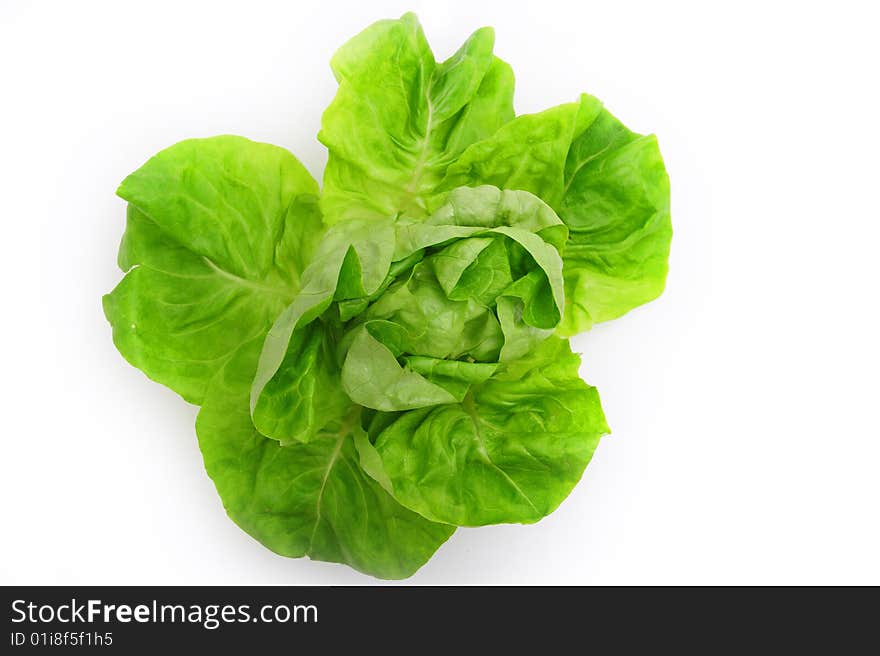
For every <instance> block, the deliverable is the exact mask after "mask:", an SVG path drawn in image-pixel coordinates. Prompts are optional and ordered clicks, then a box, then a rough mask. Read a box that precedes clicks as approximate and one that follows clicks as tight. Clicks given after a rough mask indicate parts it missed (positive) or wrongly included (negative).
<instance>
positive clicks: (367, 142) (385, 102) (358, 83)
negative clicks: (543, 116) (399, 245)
mask: <svg viewBox="0 0 880 656" xmlns="http://www.w3.org/2000/svg"><path fill="white" fill-rule="evenodd" d="M494 39H495V37H494V32H493V31H492V29H491V28H483V29H480V30H477V31H476V32H475V33H474V34H473V35H472V36H471V37H470V38H469V39H468V40H467V41H466V42H465V43H464V45H463V46H462V47H461V48H460V49H459V50H458V52H456V53H455V54H454V55H453V56H452V57H450V58H449V59H448V60H446V61H445V62H443V63H440V64H438V63H436V62H435V60H434V55H433V54H432V53H431V49H430V47H429V46H428V42H427V41H426V40H425V35H424V33H423V32H422V28H421V26H420V25H419V22H418V19H416V17H415V15H413V14H406V15H404V16H403V17H401V18H400V19H398V20H383V21H379V22H378V23H375V24H373V25H371V26H370V27H368V28H367V29H366V30H364V31H363V32H361V33H360V34H358V35H357V36H355V37H354V38H352V39H351V40H350V41H349V42H348V43H346V44H345V45H343V46H342V47H341V48H340V49H339V50H338V51H337V53H336V54H335V55H334V56H333V59H332V61H331V64H330V65H331V67H332V69H333V73H334V74H335V76H336V79H337V80H338V82H339V89H338V91H337V93H336V97H335V98H334V99H333V102H332V103H331V104H330V106H329V107H327V110H326V111H325V112H324V116H323V119H322V127H321V132H320V134H319V135H318V138H319V140H320V141H321V142H322V143H323V144H324V145H326V146H327V148H328V150H329V159H328V162H327V167H326V169H325V172H324V191H323V195H322V198H321V207H322V210H323V212H324V216H325V220H326V221H327V222H328V223H336V222H338V221H341V220H344V219H349V218H365V217H380V218H387V217H394V216H396V215H397V214H399V213H402V212H405V213H407V214H408V215H410V216H415V217H424V216H426V215H427V212H426V210H425V208H426V199H427V198H428V197H429V196H430V195H432V194H433V193H434V189H435V188H436V186H437V185H438V184H439V182H440V180H441V179H442V178H443V176H444V174H445V171H446V167H447V166H449V164H450V163H451V162H453V161H454V160H455V158H456V157H457V156H458V155H459V154H460V153H461V152H462V151H463V150H464V149H465V148H466V147H467V146H469V145H470V144H472V143H474V142H476V141H478V140H480V139H483V138H485V137H488V136H489V135H491V134H492V133H493V132H495V130H497V129H498V127H499V126H501V125H503V124H504V123H505V122H507V121H509V120H511V119H512V118H513V73H512V71H511V70H510V67H509V66H508V65H507V64H505V63H504V62H502V61H501V60H499V59H498V58H496V57H494V56H493V55H492V46H493V43H494Z"/></svg>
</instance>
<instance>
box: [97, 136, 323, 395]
mask: <svg viewBox="0 0 880 656" xmlns="http://www.w3.org/2000/svg"><path fill="white" fill-rule="evenodd" d="M117 193H118V194H119V195H120V196H121V197H122V198H124V199H125V200H127V201H128V203H129V205H128V220H127V226H126V230H125V235H124V236H123V239H122V245H121V246H120V249H119V266H120V268H121V269H122V270H123V271H126V272H127V273H126V275H125V277H124V278H123V280H122V281H121V282H120V283H119V285H118V286H117V287H116V288H115V289H114V290H113V291H112V292H111V293H109V294H107V295H106V296H104V299H103V302H104V312H105V314H106V316H107V319H108V320H109V321H110V324H111V325H112V327H113V341H114V343H115V344H116V347H117V348H118V349H119V351H120V352H121V353H122V355H123V356H124V357H125V358H126V359H127V360H128V361H129V362H130V363H131V364H133V365H134V366H136V367H138V368H139V369H141V370H142V371H144V373H146V374H147V375H148V376H149V377H150V378H152V379H154V380H156V381H158V382H160V383H162V384H164V385H167V386H168V387H170V388H171V389H173V390H174V391H176V392H177V393H178V394H180V395H181V396H183V397H184V398H185V399H186V400H187V401H189V402H191V403H196V404H198V403H200V402H201V400H202V397H203V396H204V393H205V388H206V387H207V384H208V382H209V381H210V380H211V378H212V377H213V376H214V374H215V373H216V372H217V371H218V370H219V369H220V368H221V367H222V366H223V365H224V363H225V362H226V360H228V358H229V357H230V356H231V354H232V353H234V352H235V351H236V349H237V348H238V347H239V345H240V344H242V343H244V342H246V341H248V340H250V339H253V338H256V337H261V336H262V335H264V334H265V332H266V330H268V327H269V326H270V325H271V323H272V322H273V321H274V319H275V317H276V316H277V315H278V314H279V313H280V312H281V311H282V310H283V309H284V308H285V307H286V306H287V305H288V304H289V303H290V301H291V300H292V299H293V298H294V297H295V296H296V294H297V292H298V291H299V286H300V276H301V274H302V272H303V269H304V268H305V263H306V262H307V261H308V259H309V258H310V256H311V253H312V251H313V250H314V247H315V244H316V243H317V241H318V240H319V239H320V235H321V231H322V228H321V219H320V213H319V210H318V204H317V194H318V186H317V183H316V182H315V181H314V180H313V179H312V177H311V176H310V175H309V173H308V172H307V171H306V170H305V168H304V167H303V166H302V165H301V164H300V163H299V162H298V161H297V159H296V158H295V157H294V156H293V155H291V154H290V153H289V152H287V151H286V150H284V149H283V148H278V147H276V146H271V145H268V144H261V143H255V142H253V141H249V140H247V139H244V138H242V137H234V136H221V137H212V138H209V139H190V140H188V141H183V142H180V143H178V144H176V145H174V146H171V147H170V148H168V149H166V150H163V151H162V152H160V153H159V154H158V155H156V156H155V157H153V158H151V159H150V160H149V161H148V162H147V163H146V164H144V165H143V166H142V167H141V168H139V169H138V170H137V171H135V172H134V173H132V174H131V175H130V176H128V177H127V178H126V179H125V180H124V181H123V183H122V185H121V186H120V187H119V190H118V192H117Z"/></svg>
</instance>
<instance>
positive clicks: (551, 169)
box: [432, 94, 672, 335]
mask: <svg viewBox="0 0 880 656" xmlns="http://www.w3.org/2000/svg"><path fill="white" fill-rule="evenodd" d="M481 184H491V185H495V186H497V187H501V188H505V189H523V190H526V191H530V192H531V193H533V194H535V195H537V196H539V197H540V198H541V199H542V200H544V201H545V202H546V203H548V204H549V205H550V206H551V207H553V208H554V209H555V210H556V211H557V212H558V213H559V216H560V217H561V218H562V220H563V221H564V222H565V224H566V225H567V226H568V228H569V241H568V245H567V246H566V248H565V251H564V260H565V290H566V310H565V318H564V320H563V323H562V325H561V326H560V328H559V331H558V332H559V333H560V334H563V335H572V334H575V333H578V332H581V331H583V330H587V329H589V328H590V327H591V326H592V324H593V323H595V322H598V321H607V320H609V319H614V318H616V317H618V316H620V315H622V314H625V313H626V312H628V311H629V310H631V309H633V308H635V307H637V306H639V305H641V304H643V303H646V302H648V301H650V300H652V299H654V298H656V297H657V296H659V295H660V293H661V292H662V291H663V288H664V285H665V281H666V272H667V259H668V255H669V243H670V240H671V237H672V227H671V222H670V215H669V179H668V177H667V175H666V170H665V167H664V165H663V159H662V157H661V156H660V151H659V149H658V147H657V140H656V138H655V137H654V136H646V137H645V136H641V135H638V134H636V133H634V132H631V131H630V130H628V129H627V128H625V127H624V126H623V125H622V124H621V123H620V122H619V121H618V120H617V119H615V118H614V117H613V116H612V115H611V114H610V113H609V112H608V111H607V110H605V109H604V108H603V107H602V104H601V103H600V102H599V101H598V100H597V99H596V98H593V97H592V96H588V95H586V94H584V95H583V96H582V97H581V100H580V102H578V103H569V104H566V105H560V106H558V107H554V108H552V109H548V110H546V111H544V112H541V113H538V114H530V115H524V116H519V117H517V118H516V119H514V120H513V121H511V122H510V123H507V124H506V125H504V126H503V127H501V128H500V129H499V130H498V132H496V133H495V134H494V135H492V136H491V137H489V138H488V139H485V140H483V141H481V142H478V143H475V144H473V145H472V146H470V147H469V148H468V149H467V150H465V152H464V153H462V155H461V157H459V158H458V160H456V162H454V163H453V164H452V165H451V166H449V167H448V170H447V174H446V178H445V179H444V181H443V182H442V184H441V185H440V187H439V188H438V191H439V192H440V193H439V194H438V197H437V198H436V199H434V200H433V201H432V203H433V204H434V205H437V204H439V203H442V202H443V198H444V196H443V193H442V192H443V191H444V190H450V189H453V188H456V187H459V186H461V185H481Z"/></svg>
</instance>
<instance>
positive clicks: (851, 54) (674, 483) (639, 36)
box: [0, 0, 880, 584]
mask: <svg viewBox="0 0 880 656" xmlns="http://www.w3.org/2000/svg"><path fill="white" fill-rule="evenodd" d="M822 4H824V8H823V7H822V6H816V5H814V4H812V3H791V4H786V3H768V2H760V3H743V2H736V3H729V6H728V7H726V8H724V7H720V6H715V5H716V3H696V2H695V3H687V4H682V3H671V4H670V3H656V2H644V3H627V2H620V3H618V2H586V1H583V0H578V1H572V2H566V3H563V2H551V1H549V0H541V1H540V2H528V3H525V2H524V3H516V2H510V1H508V2H497V3H496V2H492V3H490V2H479V1H477V0H470V1H468V2H462V3H448V2H428V1H422V2H419V1H417V0H409V1H408V2H407V1H403V2H338V1H337V2H333V1H330V0H321V1H320V2H279V3H271V4H270V3H261V2H253V1H248V2H238V3H235V4H225V3H218V2H211V3H207V2H206V3H201V4H200V3H184V2H180V1H179V0H173V1H172V2H158V1H155V0H153V1H151V2H102V3H98V2H86V1H79V2H55V3H49V2H21V1H18V0H12V1H10V0H4V1H3V2H2V3H0V75H2V78H0V135H2V139H0V220H2V237H0V249H2V257H0V267H2V271H0V274H2V275H0V280H2V292H3V307H4V309H5V317H4V318H3V319H2V322H0V331H2V334H0V349H2V361H0V363H2V364H0V366H2V372H3V373H2V409H3V413H2V428H0V432H2V452H0V499H2V504H3V507H2V526H3V529H2V532H3V535H2V539H0V583H7V584H8V583H25V584H36V583H41V584H49V583H63V584H84V583H93V584H99V583H100V584H122V583H151V584H155V583H169V584H171V583H214V584H220V583H296V584H344V583H354V584H361V583H366V584H370V583H372V582H373V581H374V580H373V579H371V578H369V577H366V576H363V575H360V574H358V573H356V572H354V571H352V570H350V569H348V568H346V567H343V566H339V565H332V564H326V563H315V562H311V561H308V560H288V559H285V558H282V557H280V556H276V555H274V554H272V553H271V552H269V551H267V550H266V549H264V548H263V547H261V546H260V545H259V544H258V543H256V542H255V541H253V540H252V539H251V538H249V537H248V536H247V535H246V534H244V533H243V532H241V531H240V530H239V529H238V528H237V527H236V526H235V525H234V524H233V523H232V522H231V521H229V520H228V519H227V518H226V516H225V514H224V512H223V509H222V507H221V504H220V500H219V498H218V497H217V495H216V493H215V491H214V489H213V486H212V484H211V481H210V480H209V479H208V477H207V476H206V474H205V473H204V469H203V467H202V463H201V458H200V455H199V451H198V448H197V445H196V438H195V434H194V429H193V420H194V419H195V415H196V408H194V407H192V406H189V405H187V404H186V403H184V402H183V401H182V400H180V399H179V398H178V397H176V396H175V395H174V394H173V393H172V392H170V391H168V390H167V389H165V388H163V387H161V386H159V385H157V384H154V383H152V382H150V381H148V380H147V379H146V378H145V377H144V376H143V375H142V374H141V373H140V372H139V371H137V370H136V369H134V368H132V367H131V366H129V365H128V364H126V362H125V361H124V360H123V359H122V357H121V356H120V355H119V354H118V353H117V352H116V350H115V349H114V347H113V345H112V343H111V339H110V328H109V326H108V325H107V323H106V322H105V320H104V317H103V314H102V311H101V303H100V299H101V295H102V294H103V293H105V292H107V291H109V290H110V289H111V288H112V287H113V286H114V285H115V284H116V282H117V281H118V280H119V279H120V277H121V274H120V272H119V271H118V270H117V269H116V266H115V256H116V248H117V245H118V242H119V238H120V236H121V235H122V230H123V217H124V204H123V202H122V201H121V200H120V199H118V198H116V197H115V196H114V193H113V192H114V190H115V188H116V185H117V184H118V183H119V182H120V181H121V180H122V178H123V177H124V176H125V175H126V174H128V173H129V172H131V171H132V170H134V169H135V168H137V167H138V166H139V165H140V164H141V163H143V161H144V160H146V158H147V157H148V156H150V155H151V154H153V153H154V152H156V151H158V150H159V149H161V148H164V147H165V146H168V145H170V144H172V143H174V142H176V141H178V140H180V139H183V138H186V137H194V136H208V135H213V134H217V133H237V134H242V135H245V136H248V137H251V138H253V139H257V140H261V141H267V142H271V143H275V144H279V145H283V146H285V147H287V148H290V149H291V150H292V151H293V152H294V153H295V154H296V155H297V156H298V157H299V158H300V159H301V160H302V161H303V162H304V163H305V164H306V166H307V167H308V168H309V169H310V170H311V171H312V172H313V174H315V176H316V177H318V178H319V179H320V175H321V172H322V170H323V167H324V163H325V161H326V152H325V150H324V148H323V147H322V146H321V145H320V144H319V143H318V142H317V141H316V139H315V134H316V132H317V130H318V127H319V121H320V116H321V111H322V109H323V108H324V107H325V106H326V105H327V103H328V102H329V101H330V99H331V97H332V96H333V93H334V91H335V83H334V81H333V78H332V75H331V73H330V70H329V67H328V61H329V59H330V56H331V55H332V54H333V51H334V50H335V48H336V47H338V46H339V45H341V44H342V43H343V42H344V41H345V40H346V39H347V38H348V37H350V36H352V35H353V34H355V33H356V32H358V31H359V30H361V29H362V28H364V27H366V26H367V25H368V24H369V23H371V22H372V21H374V20H376V19H379V18H384V17H395V16H398V15H400V14H401V13H403V12H404V11H406V10H407V9H413V10H415V11H416V12H417V13H418V14H419V16H420V18H421V20H422V23H423V25H424V27H425V30H426V33H427V35H428V38H429V40H430V42H431V43H432V45H433V47H434V50H435V53H436V54H437V57H438V59H440V58H445V57H446V56H448V55H449V54H451V53H452V52H453V51H454V50H455V48H457V46H458V45H459V44H460V43H461V42H462V41H463V40H464V39H465V38H466V36H467V35H468V34H469V33H470V32H471V31H472V30H474V29H475V28H477V27H480V26H482V25H487V24H488V25H493V26H495V28H496V33H497V46H496V50H497V52H498V54H499V55H500V56H501V57H503V58H504V59H506V60H507V61H509V62H510V63H511V64H512V65H513V68H514V70H515V71H516V75H517V91H516V107H517V111H518V112H530V111H537V110H540V109H543V108H545V107H548V106H551V105H554V104H557V103H560V102H567V101H571V100H574V99H575V98H576V97H577V95H578V94H579V93H580V92H581V91H588V92H590V93H592V94H595V95H597V96H598V97H600V98H601V99H603V100H604V101H605V103H606V105H607V106H608V107H609V108H610V109H611V110H612V111H613V112H614V113H615V114H616V115H617V116H619V117H620V118H621V119H622V120H623V121H624V122H625V123H626V124H627V125H629V126H630V127H631V128H633V129H635V130H637V131H640V132H655V133H656V134H657V135H658V137H659V140H660V145H661V148H662V151H663V154H664V156H665V159H666V163H667V166H668V169H669V173H670V176H671V179H672V185H673V223H674V227H675V238H674V241H673V252H672V258H671V264H670V275H669V281H668V288H667V292H666V293H665V295H664V296H663V297H662V298H661V300H659V301H657V302H655V303H652V304H650V305H647V306H645V307H643V308H640V309H639V310H637V311H634V312H632V313H631V314H629V315H627V316H626V317H624V318H622V319H620V320H618V321H614V322H611V323H608V324H604V325H601V326H599V327H597V328H596V329H595V330H593V331H592V332H591V333H589V334H587V335H584V336H581V337H579V338H578V339H576V340H575V347H576V349H577V350H579V351H581V352H582V353H584V367H583V370H582V374H583V376H584V377H585V378H586V379H587V380H588V381H589V382H591V383H592V384H594V385H596V386H597V387H598V388H599V390H600V392H601V394H602V399H603V402H604V406H605V410H606V414H607V415H608V418H609V422H610V424H611V426H612V428H613V430H614V434H613V435H612V436H610V437H608V438H606V439H605V440H604V441H603V442H602V444H601V445H600V447H599V450H598V452H597V454H596V457H595V459H594V460H593V462H592V463H591V464H590V466H589V467H588V469H587V473H586V474H585V477H584V479H583V481H582V482H581V484H580V485H579V486H578V487H577V488H576V489H575V491H574V493H573V494H572V495H571V497H570V498H569V499H568V500H567V501H566V502H565V503H564V504H563V505H562V507H561V508H560V509H559V510H558V511H557V512H556V513H555V514H553V515H551V516H550V517H548V518H547V519H545V520H543V521H542V522H540V523H539V524H537V525H534V526H529V527H522V526H501V527H492V528H482V529H466V530H460V531H459V532H458V533H457V534H456V535H455V536H453V538H452V539H451V541H450V542H449V543H447V544H446V545H445V546H443V547H442V548H441V549H440V551H439V552H438V553H437V555H436V556H435V557H434V558H433V559H432V560H431V561H430V563H429V564H428V565H426V566H425V567H424V568H423V569H422V570H421V571H420V572H419V573H418V574H417V575H416V576H414V577H413V578H412V579H410V581H412V582H414V583H422V584H435V583H449V584H453V583H556V584H569V583H571V584H575V583H577V584H596V583H604V584H639V583H642V584H653V583H673V584H679V583H680V584H685V583H688V584H708V583H728V584H745V583H764V584H781V583H873V584H880V557H878V554H880V522H878V501H880V484H878V478H880V477H878V469H880V429H878V405H880V395H878V392H880V385H878V372H880V357H878V346H877V344H878V336H880V330H878V328H880V326H878V319H877V316H878V313H877V304H878V296H880V294H878V289H877V287H878V283H880V275H878V261H880V228H878V224H880V201H878V190H880V180H878V177H880V175H878V174H880V138H878V134H880V130H878V116H880V99H878V78H877V75H878V73H877V64H878V62H880V51H878V50H880V49H878V45H877V38H876V26H877V20H876V17H872V16H869V15H868V10H867V8H868V7H870V6H871V3H867V2H866V3H859V4H856V3H852V4H850V3H846V2H833V3H832V2H828V3H822Z"/></svg>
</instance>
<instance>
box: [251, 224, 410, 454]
mask: <svg viewBox="0 0 880 656" xmlns="http://www.w3.org/2000/svg"><path fill="white" fill-rule="evenodd" d="M393 249H394V231H393V227H392V225H391V222H390V221H368V220H360V221H355V220H351V221H347V222H345V223H344V224H339V225H335V226H332V227H331V228H330V229H328V230H327V232H326V233H325V234H324V235H323V236H322V240H321V244H320V245H319V247H318V248H317V249H316V251H315V254H314V256H313V258H312V261H311V263H310V264H309V266H308V267H306V270H305V271H304V272H303V275H302V289H301V291H300V293H299V294H298V295H297V296H296V297H295V298H294V299H293V302H292V303H290V305H288V306H287V307H286V308H284V310H283V311H282V312H281V313H280V314H279V315H278V317H277V318H276V319H275V321H274V322H273V324H272V327H271V328H270V330H269V332H268V334H267V335H266V338H265V343H264V345H263V349H262V352H261V353H260V359H259V365H258V367H257V370H256V375H255V376H254V380H253V385H252V386H251V397H250V399H251V400H250V407H251V412H252V416H253V421H254V425H255V426H256V427H257V429H258V430H259V431H260V433H262V434H263V435H266V436H269V437H272V438H274V439H277V440H280V441H282V442H284V443H285V444H286V443H290V442H292V441H300V442H307V441H309V440H310V439H312V437H314V436H315V434H316V433H317V431H318V430H320V429H321V428H322V427H323V424H324V422H326V421H329V420H330V419H332V418H333V412H332V410H334V409H338V408H339V406H340V403H339V401H340V399H341V397H340V395H341V394H342V392H341V391H340V390H341V386H340V384H339V382H338V375H339V363H338V362H337V361H336V360H335V359H334V354H333V353H331V352H330V351H331V350H332V349H331V348H329V347H326V342H324V341H323V340H324V339H325V336H318V337H316V338H315V339H316V340H318V342H319V343H320V344H321V346H320V347H318V346H315V348H313V350H312V351H311V352H310V354H309V356H308V357H307V358H304V357H301V356H302V354H301V353H300V351H299V347H298V346H297V344H305V343H307V342H308V341H309V339H308V337H307V336H306V335H305V334H304V331H305V330H306V328H307V327H308V326H309V324H310V323H311V322H313V321H314V320H315V319H317V318H318V317H320V316H321V315H322V314H323V313H324V312H325V311H326V310H327V309H328V308H329V307H330V305H331V303H333V300H334V299H337V300H339V301H349V300H351V299H358V298H364V297H369V296H370V295H371V294H375V293H376V292H378V290H379V289H380V288H381V287H382V285H383V284H385V282H386V280H385V279H386V277H387V275H388V272H389V270H390V268H391V257H392V254H393ZM322 329H324V330H339V329H341V328H340V327H339V325H338V321H335V320H334V319H333V318H332V317H328V318H327V323H325V324H323V325H322ZM292 345H293V348H291V346H292ZM326 395H332V396H333V399H332V400H331V401H330V402H328V401H327V396H326ZM322 409H323V410H330V411H331V412H330V413H329V414H328V413H327V412H324V411H322Z"/></svg>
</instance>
